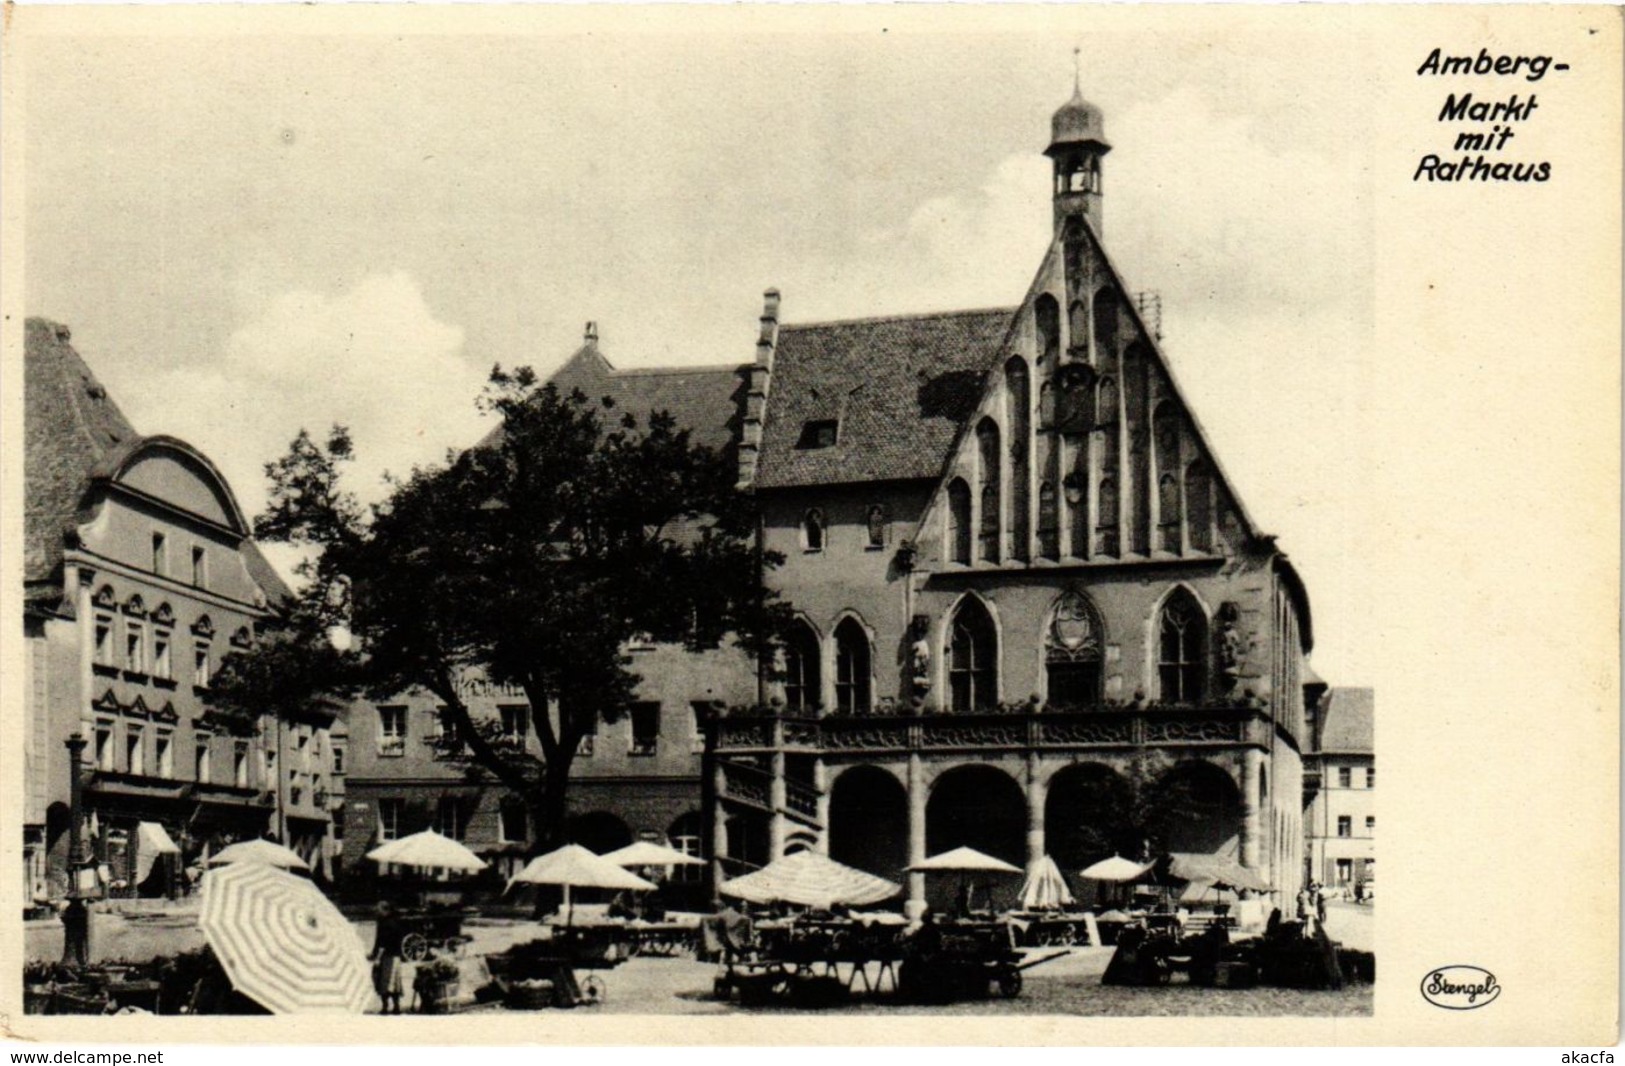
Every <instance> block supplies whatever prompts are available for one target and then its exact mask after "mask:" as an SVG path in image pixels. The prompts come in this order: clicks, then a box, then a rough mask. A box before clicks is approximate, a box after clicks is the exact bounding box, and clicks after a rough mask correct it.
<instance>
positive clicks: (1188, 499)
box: [1185, 459, 1213, 552]
mask: <svg viewBox="0 0 1625 1066" xmlns="http://www.w3.org/2000/svg"><path fill="white" fill-rule="evenodd" d="M1212 485H1213V482H1212V478H1211V477H1210V476H1209V474H1208V469H1207V464H1205V463H1203V462H1202V460H1200V459H1198V460H1196V461H1195V462H1194V463H1192V464H1191V465H1190V466H1188V467H1186V468H1185V514H1186V517H1187V518H1188V519H1189V521H1190V542H1191V550H1193V551H1199V552H1205V551H1212V550H1213V487H1212Z"/></svg>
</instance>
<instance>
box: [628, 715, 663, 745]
mask: <svg viewBox="0 0 1625 1066" xmlns="http://www.w3.org/2000/svg"><path fill="white" fill-rule="evenodd" d="M659 744H660V704H658V703H634V704H633V705H632V754H633V755H653V754H654V753H655V751H656V749H657V748H658V747H659Z"/></svg>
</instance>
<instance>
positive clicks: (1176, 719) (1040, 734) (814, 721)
mask: <svg viewBox="0 0 1625 1066" xmlns="http://www.w3.org/2000/svg"><path fill="white" fill-rule="evenodd" d="M714 728H715V729H716V731H717V736H716V745H717V750H718V751H719V752H724V753H728V754H736V753H747V752H758V751H773V750H789V751H796V750H801V751H809V752H843V751H849V752H859V751H862V752H885V751H896V752H909V751H919V752H928V751H963V750H979V751H986V750H1000V749H1005V750H1009V749H1021V750H1026V749H1039V750H1042V749H1079V748H1083V749H1104V748H1132V747H1145V746H1150V747H1173V748H1203V747H1220V746H1247V745H1256V746H1267V745H1268V744H1269V738H1270V733H1271V731H1272V729H1273V728H1274V727H1273V723H1272V722H1271V720H1270V717H1269V714H1268V712H1267V711H1266V710H1264V709H1263V708H1261V707H1253V706H1237V705H1235V704H1233V703H1223V704H1217V703H1216V704H1206V705H1192V706H1181V707H1169V706H1158V707H1141V708H1122V707H1112V708H1101V709H1099V710H1092V711H1066V712H1054V711H1045V712H1028V713H1019V712H1016V713H996V714H935V715H897V716H886V717H882V716H873V717H869V716H856V717H853V716H828V717H824V718H771V717H755V716H752V717H737V718H722V719H719V720H717V722H716V723H715V727H714Z"/></svg>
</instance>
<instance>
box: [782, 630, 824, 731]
mask: <svg viewBox="0 0 1625 1066" xmlns="http://www.w3.org/2000/svg"><path fill="white" fill-rule="evenodd" d="M818 689H819V682H818V635H817V634H816V633H814V632H813V631H812V628H811V627H810V626H808V625H807V624H806V623H805V622H800V623H797V624H796V625H795V626H793V627H792V628H791V630H790V636H789V638H788V639H787V640H786V641H785V643H784V705H785V707H786V708H787V709H789V710H791V711H801V712H810V711H812V710H813V709H814V708H815V707H817V706H818Z"/></svg>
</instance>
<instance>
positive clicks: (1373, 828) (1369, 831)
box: [1365, 814, 1377, 836]
mask: <svg viewBox="0 0 1625 1066" xmlns="http://www.w3.org/2000/svg"><path fill="white" fill-rule="evenodd" d="M1376 832H1377V819H1376V817H1375V816H1373V815H1369V814H1368V815H1366V816H1365V835H1366V836H1375V835H1376Z"/></svg>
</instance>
